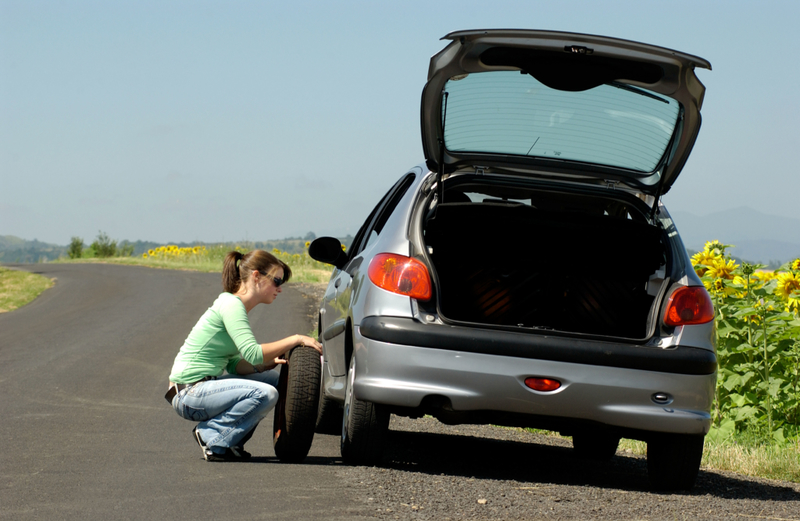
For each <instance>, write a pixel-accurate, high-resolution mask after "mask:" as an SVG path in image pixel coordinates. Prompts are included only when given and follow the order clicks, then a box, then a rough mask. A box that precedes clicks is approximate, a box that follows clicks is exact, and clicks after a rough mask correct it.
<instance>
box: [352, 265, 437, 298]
mask: <svg viewBox="0 0 800 521" xmlns="http://www.w3.org/2000/svg"><path fill="white" fill-rule="evenodd" d="M368 273H369V280H371V281H372V283H373V284H375V285H376V286H378V287H379V288H383V289H385V290H386V291H391V292H392V293H399V294H401V295H406V296H409V297H411V298H415V299H417V300H428V299H430V298H431V277H430V275H429V274H428V268H426V267H425V265H424V264H423V263H421V262H420V261H418V260H417V259H412V258H411V257H406V256H404V255H397V254H394V253H379V254H378V255H375V257H373V258H372V261H370V263H369V270H368Z"/></svg>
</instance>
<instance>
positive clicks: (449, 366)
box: [354, 332, 716, 434]
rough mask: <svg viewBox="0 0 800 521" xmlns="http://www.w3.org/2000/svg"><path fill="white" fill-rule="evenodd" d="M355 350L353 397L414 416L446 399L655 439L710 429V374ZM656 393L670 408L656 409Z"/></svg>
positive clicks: (368, 345)
mask: <svg viewBox="0 0 800 521" xmlns="http://www.w3.org/2000/svg"><path fill="white" fill-rule="evenodd" d="M355 344H356V351H355V356H357V357H358V359H357V363H356V367H357V368H358V371H357V373H356V378H355V384H354V391H355V395H356V397H357V398H359V399H361V400H367V401H372V402H376V403H382V404H390V405H394V406H398V407H408V408H415V407H419V406H420V405H421V404H422V403H423V400H425V399H426V397H430V396H437V397H444V398H446V399H447V401H448V403H449V408H451V409H452V411H454V412H459V411H462V412H463V411H502V412H509V413H519V414H523V415H532V416H536V417H551V418H570V419H580V420H587V421H591V422H597V423H598V424H602V425H606V426H612V427H618V428H624V429H633V430H641V431H653V432H675V433H686V434H689V433H692V434H705V433H707V432H708V429H709V427H710V425H711V419H710V414H709V410H710V408H711V402H712V400H713V396H714V382H715V381H716V374H715V373H714V374H709V375H682V374H673V373H660V372H656V371H642V370H636V369H624V368H616V367H601V366H589V365H584V364H573V363H569V362H554V361H548V360H535V359H520V358H517V357H509V356H498V355H490V354H484V353H470V352H466V351H456V350H445V349H430V348H421V347H415V346H403V345H398V344H391V343H387V342H378V341H374V340H371V339H369V338H366V337H363V336H362V335H361V334H360V333H359V332H357V333H356V338H355ZM531 376H538V377H547V378H555V379H558V380H559V381H561V382H562V387H561V388H560V389H558V390H557V391H556V392H552V393H540V392H536V391H533V390H532V389H529V388H527V387H526V386H525V385H524V380H525V378H527V377H531ZM656 393H667V394H669V395H670V396H671V397H672V400H671V401H670V403H669V404H666V405H661V404H657V403H655V402H654V401H653V399H652V396H653V395H654V394H656ZM532 421H533V424H536V420H532Z"/></svg>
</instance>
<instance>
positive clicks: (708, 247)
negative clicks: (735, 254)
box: [703, 239, 730, 255]
mask: <svg viewBox="0 0 800 521" xmlns="http://www.w3.org/2000/svg"><path fill="white" fill-rule="evenodd" d="M729 247H730V244H722V243H721V242H719V241H718V240H716V239H715V240H713V241H706V244H705V246H703V252H704V253H710V254H713V255H722V254H723V253H725V248H729Z"/></svg>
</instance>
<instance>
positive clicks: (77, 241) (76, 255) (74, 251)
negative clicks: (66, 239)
mask: <svg viewBox="0 0 800 521" xmlns="http://www.w3.org/2000/svg"><path fill="white" fill-rule="evenodd" d="M67 254H68V255H69V258H70V259H80V258H81V257H82V256H83V239H82V238H81V237H73V238H72V240H71V241H70V243H69V249H68V250H67Z"/></svg>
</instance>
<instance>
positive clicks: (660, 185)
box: [650, 169, 664, 222]
mask: <svg viewBox="0 0 800 521" xmlns="http://www.w3.org/2000/svg"><path fill="white" fill-rule="evenodd" d="M660 174H661V179H659V180H658V186H657V187H656V192H655V193H654V194H653V209H652V211H651V212H650V221H651V222H652V221H654V220H655V218H656V212H657V211H658V200H659V199H660V198H661V190H662V189H663V188H664V170H663V169H662V170H661V172H660Z"/></svg>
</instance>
